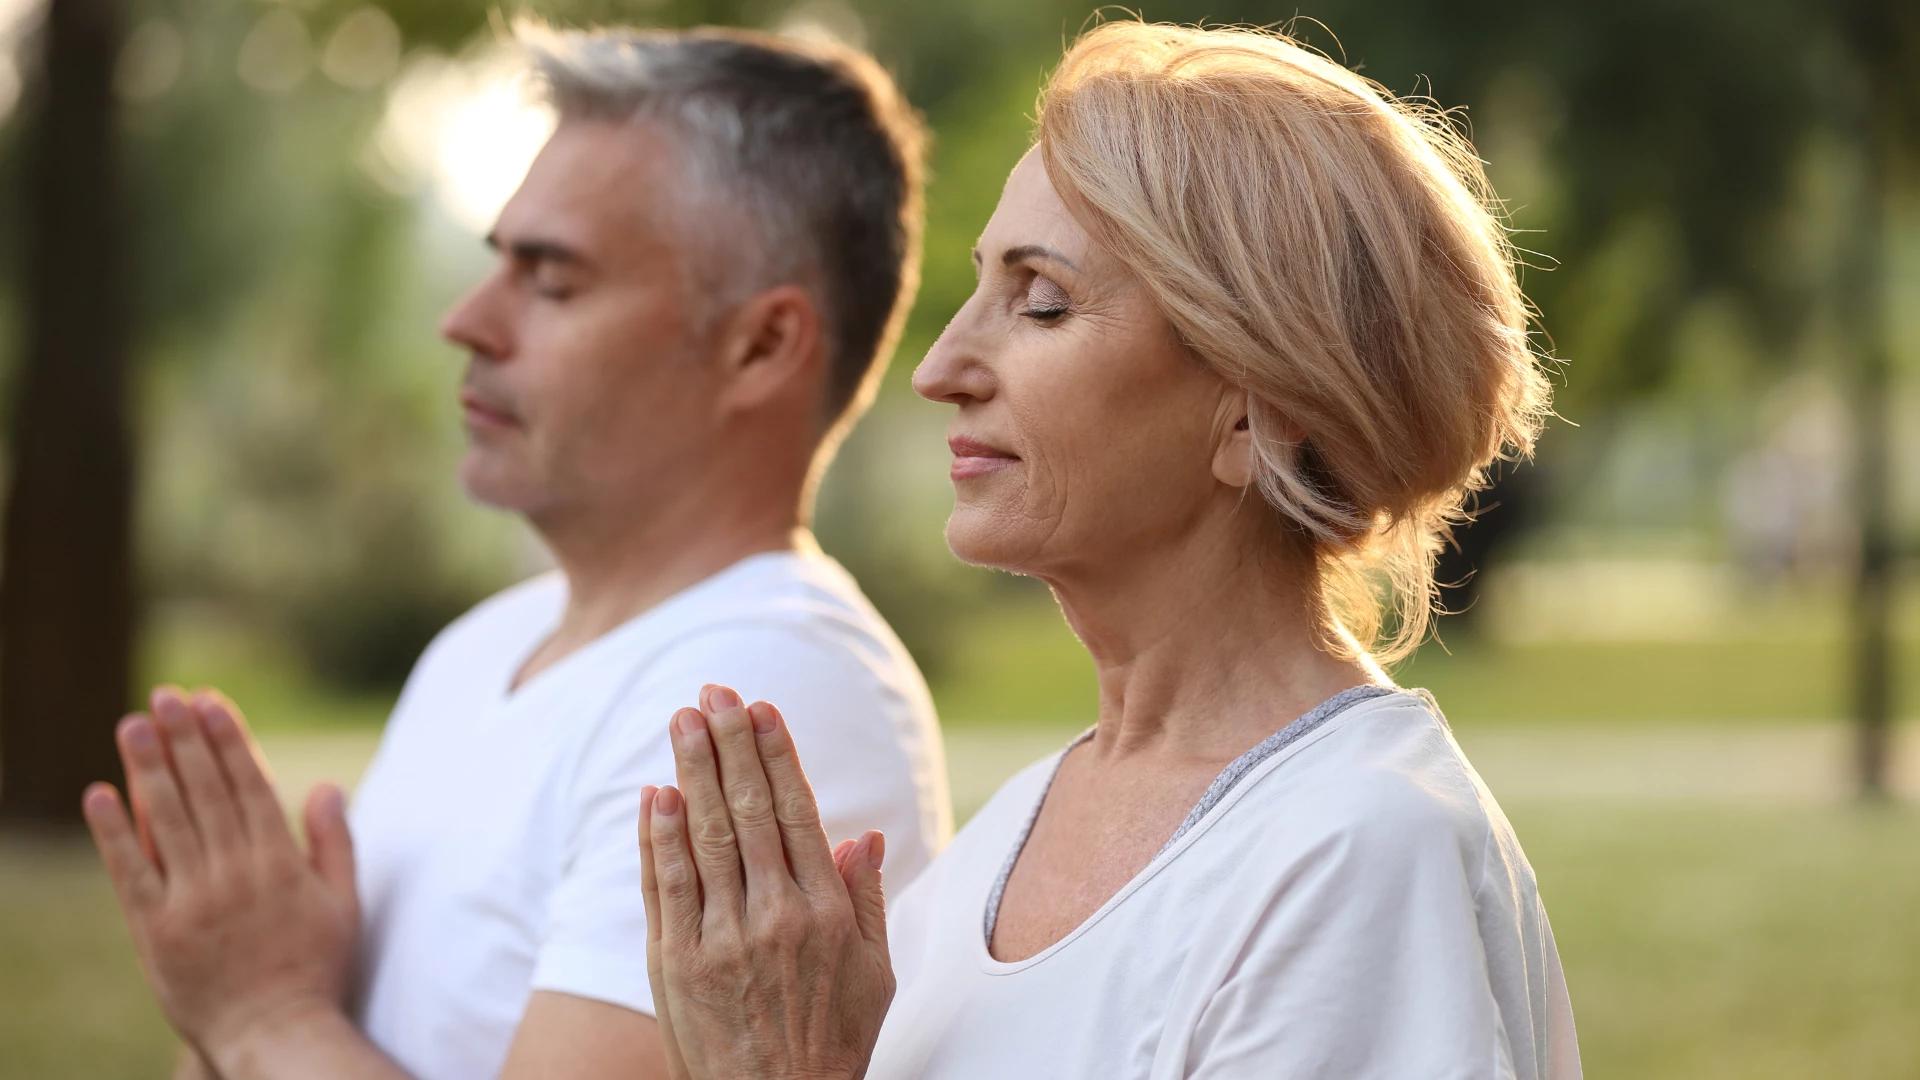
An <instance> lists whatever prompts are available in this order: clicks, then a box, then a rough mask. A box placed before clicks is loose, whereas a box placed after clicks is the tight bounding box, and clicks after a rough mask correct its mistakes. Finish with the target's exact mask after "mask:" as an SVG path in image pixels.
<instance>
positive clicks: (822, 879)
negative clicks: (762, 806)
mask: <svg viewBox="0 0 1920 1080" xmlns="http://www.w3.org/2000/svg"><path fill="white" fill-rule="evenodd" d="M752 714H753V728H754V739H755V741H756V742H758V743H759V745H760V763H761V767H762V768H763V769H764V770H765V771H766V776H767V785H768V787H769V789H770V790H771V793H772V797H773V813H774V817H775V819H776V820H778V821H779V823H780V840H781V842H782V844H783V845H784V846H785V847H786V852H787V862H788V864H789V865H790V866H792V867H793V879H794V881H796V882H798V883H799V884H800V887H801V888H802V889H803V890H805V891H806V892H808V893H810V894H813V895H819V894H820V892H821V891H822V890H827V889H831V888H832V887H833V886H832V882H833V880H834V878H836V877H838V876H839V873H838V871H837V870H836V869H835V867H834V862H833V849H832V848H831V847H830V846H828V844H827V831H826V829H824V828H822V827H821V825H820V804H819V802H818V801H816V800H815V799H814V797H813V785H812V784H809V783H807V774H806V772H805V771H804V770H802V769H801V768H800V754H799V752H798V751H796V750H795V749H794V746H793V733H792V732H790V731H788V730H787V720H786V717H784V716H781V715H780V710H779V709H776V708H774V707H773V706H772V705H769V704H767V703H766V702H764V701H756V702H754V703H753V709H752Z"/></svg>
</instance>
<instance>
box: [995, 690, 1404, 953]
mask: <svg viewBox="0 0 1920 1080" xmlns="http://www.w3.org/2000/svg"><path fill="white" fill-rule="evenodd" d="M1399 692H1400V690H1399V688H1398V687H1392V686H1354V687H1350V688H1348V689H1346V690H1342V691H1340V692H1339V693H1337V694H1335V695H1333V696H1332V697H1330V698H1328V699H1327V700H1325V701H1323V702H1321V703H1320V704H1318V705H1315V706H1314V707H1313V708H1311V709H1309V710H1307V711H1306V712H1305V713H1303V714H1301V716H1300V717H1299V718H1298V719H1296V720H1295V721H1294V722H1293V723H1291V724H1288V725H1287V726H1286V727H1283V728H1281V729H1280V730H1279V731H1276V732H1274V733H1273V734H1271V735H1269V736H1267V737H1266V738H1265V739H1262V740H1261V741H1260V744H1259V745H1258V746H1255V747H1254V748H1253V749H1251V750H1248V751H1247V752H1246V753H1244V754H1241V755H1240V756H1239V757H1237V758H1234V759H1233V760H1232V761H1230V762H1228V763H1227V767H1226V768H1224V769H1222V770H1220V775H1219V776H1216V777H1214V779H1213V783H1211V784H1209V785H1207V790H1206V791H1205V792H1204V793H1203V794H1202V795H1201V796H1200V801H1199V802H1197V803H1195V804H1194V805H1193V809H1192V810H1191V811H1189V812H1188V814H1187V818H1186V820H1185V821H1182V822H1181V823H1180V827H1179V828H1177V829H1175V830H1173V835H1172V836H1170V837H1168V838H1167V842H1166V843H1164V844H1162V845H1160V850H1159V851H1158V852H1156V853H1155V854H1154V856H1153V858H1154V859H1158V858H1159V857H1160V856H1161V855H1165V854H1166V853H1167V850H1168V849H1169V848H1171V847H1173V845H1175V844H1177V843H1179V842H1180V838H1181V837H1183V836H1185V835H1187V833H1189V832H1191V831H1192V830H1193V827H1194V826H1195V825H1198V824H1200V822H1201V820H1202V819H1204V818H1205V817H1206V816H1207V814H1208V813H1209V812H1211V811H1212V810H1213V808H1214V807H1216V806H1218V805H1220V800H1222V799H1224V798H1226V797H1227V793H1228V792H1230V791H1232V790H1233V789H1234V786H1235V785H1237V784H1239V783H1240V781H1242V780H1244V779H1246V777H1247V774H1248V773H1250V772H1252V771H1253V770H1254V769H1255V768H1257V767H1258V766H1259V765H1260V763H1261V762H1263V761H1266V760H1267V759H1268V758H1270V757H1272V756H1273V755H1275V754H1277V753H1279V752H1280V751H1282V750H1285V749H1286V748H1287V747H1289V746H1292V745H1293V744H1294V743H1295V742H1298V741H1299V740H1300V738H1301V737H1302V736H1304V735H1306V734H1308V733H1309V732H1311V731H1313V730H1314V729H1315V728H1318V727H1319V726H1320V725H1322V724H1324V723H1326V722H1327V721H1329V720H1331V719H1333V718H1334V717H1335V716H1337V715H1339V714H1340V713H1341V712H1342V711H1344V710H1345V709H1347V708H1348V707H1349V706H1353V705H1358V704H1359V703H1360V702H1362V701H1371V700H1373V699H1374V698H1377V697H1385V696H1386V695H1388V694H1396V693H1399ZM1093 732H1094V729H1093V728H1088V729H1087V730H1085V731H1083V732H1081V733H1080V734H1079V735H1077V736H1075V737H1074V740H1073V741H1072V742H1070V743H1068V744H1067V746H1066V749H1064V750H1062V751H1060V756H1059V757H1058V758H1057V759H1055V760H1054V763H1053V771H1052V772H1051V773H1049V774H1047V782H1046V784H1045V786H1043V787H1042V788H1041V789H1040V797H1039V798H1038V799H1035V800H1034V802H1033V810H1032V811H1031V812H1029V813H1028V814H1027V821H1026V824H1024V825H1022V826H1021V827H1020V835H1019V836H1017V837H1015V838H1014V841H1013V850H1012V851H1011V852H1009V853H1008V854H1007V861H1006V863H1005V864H1004V865H1002V866H1001V867H1000V875H999V876H998V877H996V878H994V879H993V890H992V891H991V892H989V893H987V910H986V915H985V918H984V920H983V928H984V930H985V932H986V943H987V954H988V955H989V956H991V955H992V954H993V928H994V926H995V924H997V923H998V922H999V921H1000V896H1001V894H1002V893H1004V892H1006V891H1007V879H1008V878H1011V877H1012V876H1013V866H1014V864H1015V863H1017V862H1019V861H1020V853H1021V852H1022V851H1024V850H1025V849H1026V846H1027V837H1028V836H1030V835H1032V833H1033V825H1034V822H1036V821H1038V820H1040V808H1041V807H1042V806H1044V805H1046V801H1047V792H1049V791H1051V790H1053V780H1054V777H1055V776H1058V775H1059V773H1060V766H1061V764H1063V763H1064V762H1065V761H1066V760H1067V755H1068V754H1070V753H1072V752H1073V748H1074V747H1076V746H1079V745H1080V744H1081V743H1083V742H1086V741H1087V740H1088V739H1090V738H1092V737H1093ZM1152 863H1153V859H1149V860H1148V865H1152Z"/></svg>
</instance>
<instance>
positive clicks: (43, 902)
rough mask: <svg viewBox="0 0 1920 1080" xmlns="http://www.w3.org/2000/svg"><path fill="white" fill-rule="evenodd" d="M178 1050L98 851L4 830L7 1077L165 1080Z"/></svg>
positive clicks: (2, 1073)
mask: <svg viewBox="0 0 1920 1080" xmlns="http://www.w3.org/2000/svg"><path fill="white" fill-rule="evenodd" d="M177 1045H178V1044H177V1043H176V1042H175V1041H174V1037H173V1033H172V1032H171V1030H169V1029H168V1027H167V1025H166V1022H165V1021H164V1020H163V1019H162V1018H161V1016H160V1010H159V1008H158V1007H156V1006H155V1005H154V1003H153V999H152V997H151V996H149V995H148V993H147V990H146V984H145V983H144V982H143V981H142V979H141V976H140V969H139V966H138V964H137V963H136V962H135V960H134V955H133V943H132V941H131V940H130V939H129V938H128V937H127V931H126V926H125V924H124V923H122V922H121V920H120V910H119V908H118V907H117V906H116V905H115V904H114V899H113V891H112V889H111V888H109V886H108V885H107V878H106V874H105V873H104V872H103V871H102V870H101V869H100V866H99V862H98V860H97V859H96V858H95V856H94V853H93V849H92V847H91V846H89V845H88V844H87V843H86V842H85V841H84V840H80V839H77V838H66V839H61V840H54V839H51V838H46V837H33V836H19V835H5V834H0V1080H108V1078H112V1080H141V1078H143V1077H164V1076H166V1075H167V1070H168V1069H169V1068H170V1066H171V1063H172V1061H173V1054H174V1048H175V1046H177Z"/></svg>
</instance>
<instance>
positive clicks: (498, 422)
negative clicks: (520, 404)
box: [460, 388, 514, 427]
mask: <svg viewBox="0 0 1920 1080" xmlns="http://www.w3.org/2000/svg"><path fill="white" fill-rule="evenodd" d="M460 410H461V411H462V412H463V413H465V414H466V418H467V423H469V424H472V425H476V426H481V427H512V426H514V419H513V414H512V413H510V412H508V411H506V410H505V409H503V408H501V407H499V406H498V405H494V404H492V403H490V402H488V401H487V400H486V399H485V398H482V397H481V396H480V395H478V394H476V393H474V392H473V391H472V390H469V389H465V388H462V389H461V391H460Z"/></svg>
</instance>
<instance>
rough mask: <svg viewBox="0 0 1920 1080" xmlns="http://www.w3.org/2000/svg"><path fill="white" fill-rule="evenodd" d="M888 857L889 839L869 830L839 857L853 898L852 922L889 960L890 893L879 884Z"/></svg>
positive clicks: (875, 949)
mask: <svg viewBox="0 0 1920 1080" xmlns="http://www.w3.org/2000/svg"><path fill="white" fill-rule="evenodd" d="M886 857H887V838H886V835H885V834H883V833H878V832H869V833H867V834H866V835H865V836H862V837H861V838H860V839H858V840H856V841H854V842H853V848H852V850H850V851H848V852H847V854H846V857H845V858H844V859H842V860H840V876H841V878H842V880H844V881H845V882H846V883H847V895H848V897H849V898H850V899H852V901H853V921H854V923H855V925H857V926H858V927H859V928H860V936H861V937H862V938H865V939H866V942H867V945H868V947H870V948H872V949H873V950H874V951H875V952H878V953H879V954H880V958H881V959H882V960H886V959H887V895H886V890H885V889H883V888H882V887H881V883H880V864H881V863H882V862H883V861H885V859H886Z"/></svg>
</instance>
